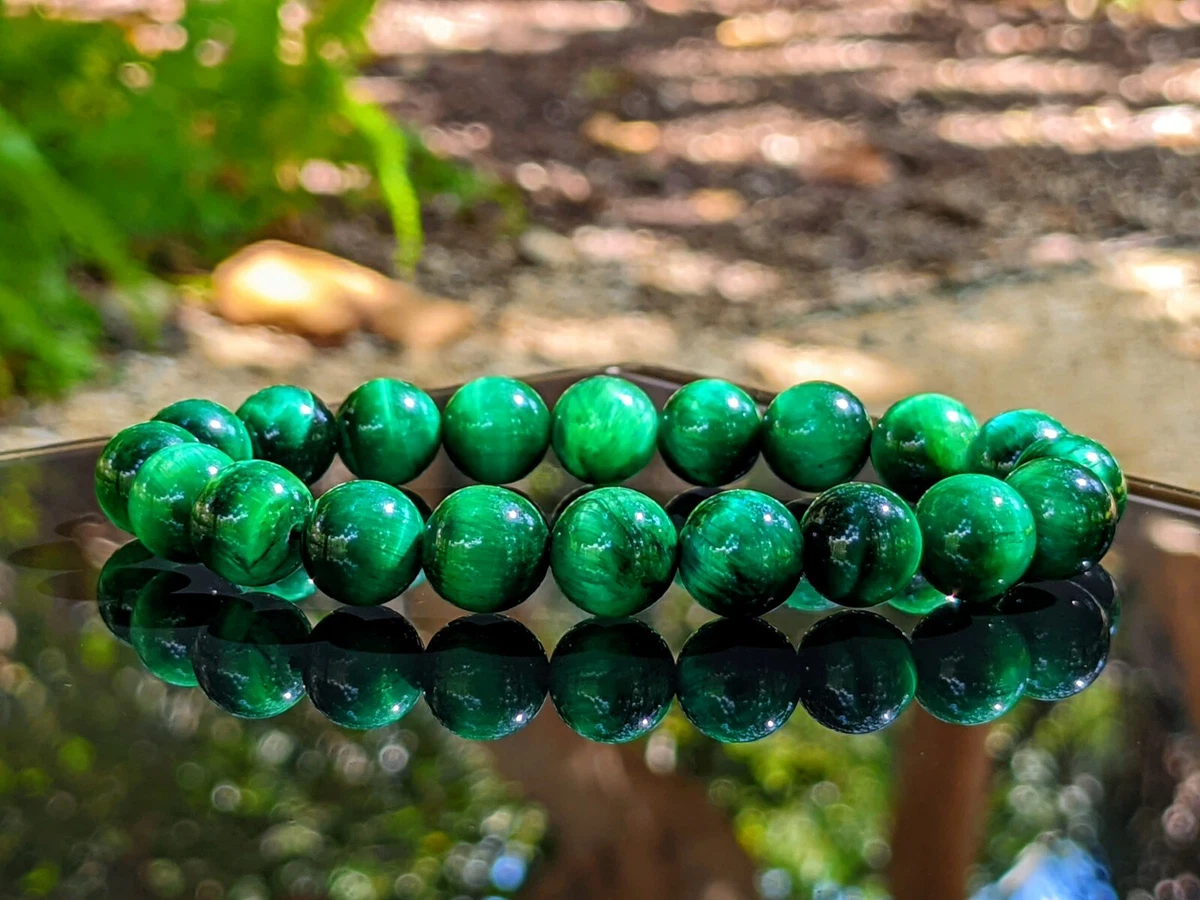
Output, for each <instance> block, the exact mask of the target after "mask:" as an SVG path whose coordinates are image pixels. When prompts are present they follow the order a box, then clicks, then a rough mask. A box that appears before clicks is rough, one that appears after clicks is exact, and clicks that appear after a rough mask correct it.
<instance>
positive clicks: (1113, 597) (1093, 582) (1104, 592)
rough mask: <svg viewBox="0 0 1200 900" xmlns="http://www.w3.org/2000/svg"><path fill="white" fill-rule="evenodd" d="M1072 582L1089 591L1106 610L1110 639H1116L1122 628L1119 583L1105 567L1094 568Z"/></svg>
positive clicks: (1072, 579)
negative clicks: (1118, 631)
mask: <svg viewBox="0 0 1200 900" xmlns="http://www.w3.org/2000/svg"><path fill="white" fill-rule="evenodd" d="M1070 581H1071V583H1072V584H1076V585H1078V586H1079V587H1081V588H1083V589H1084V590H1085V591H1087V592H1088V595H1089V596H1090V597H1091V598H1092V599H1093V600H1095V601H1096V603H1097V604H1098V605H1099V607H1100V608H1101V609H1102V610H1104V616H1105V618H1106V619H1108V634H1109V636H1110V637H1116V636H1117V630H1118V629H1119V628H1120V627H1121V592H1120V591H1119V590H1117V583H1116V582H1115V581H1113V577H1112V576H1111V575H1110V574H1108V571H1107V570H1106V569H1105V568H1104V566H1092V567H1091V568H1090V569H1088V570H1087V571H1086V572H1084V573H1082V574H1080V575H1076V576H1075V577H1074V578H1071V579H1070Z"/></svg>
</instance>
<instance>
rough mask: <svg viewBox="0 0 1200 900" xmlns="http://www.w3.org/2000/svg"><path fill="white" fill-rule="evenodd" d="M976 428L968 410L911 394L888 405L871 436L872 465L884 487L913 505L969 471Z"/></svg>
mask: <svg viewBox="0 0 1200 900" xmlns="http://www.w3.org/2000/svg"><path fill="white" fill-rule="evenodd" d="M978 430H979V426H978V425H977V424H976V423H975V417H974V416H973V415H971V411H970V410H969V409H967V408H966V407H965V406H963V405H962V404H961V403H959V402H958V401H957V400H955V399H954V398H953V397H947V396H945V395H944V394H914V395H913V396H911V397H908V398H906V399H904V400H901V401H900V402H898V403H895V404H893V405H892V406H891V407H890V408H889V409H888V411H887V412H885V413H884V414H883V418H882V419H880V420H879V424H878V425H876V426H875V433H874V434H873V435H872V437H871V462H872V463H874V465H875V471H876V472H878V473H879V477H880V478H881V479H882V480H883V483H884V484H886V485H887V486H888V487H890V488H891V489H892V490H894V491H895V492H896V493H897V494H899V495H900V496H901V497H904V498H905V499H906V500H916V499H918V498H919V497H920V496H921V495H922V494H923V493H925V491H927V490H929V488H930V487H932V486H933V485H934V484H935V483H936V482H938V481H940V480H941V479H943V478H947V477H949V476H950V475H957V474H959V473H961V472H967V471H969V470H970V467H971V466H970V449H971V441H972V440H973V439H974V438H975V433H976V432H977V431H978Z"/></svg>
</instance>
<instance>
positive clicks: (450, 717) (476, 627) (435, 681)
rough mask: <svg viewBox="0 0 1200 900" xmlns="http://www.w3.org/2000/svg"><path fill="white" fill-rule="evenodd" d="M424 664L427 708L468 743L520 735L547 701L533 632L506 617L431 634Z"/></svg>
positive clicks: (544, 667) (541, 654)
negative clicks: (517, 733)
mask: <svg viewBox="0 0 1200 900" xmlns="http://www.w3.org/2000/svg"><path fill="white" fill-rule="evenodd" d="M435 514H436V513H435ZM425 660H426V662H425V677H426V683H425V699H426V700H427V701H428V703H429V709H430V710H431V711H432V712H433V714H434V716H435V717H436V718H437V720H438V721H439V722H441V723H442V724H443V725H445V726H446V728H448V729H449V730H450V731H452V732H453V733H454V734H457V735H458V736H459V737H464V738H467V739H468V740H472V741H494V740H497V739H498V738H502V737H505V736H506V735H509V734H512V733H513V732H515V731H520V730H521V729H522V728H524V727H525V726H526V725H528V724H529V723H530V722H532V721H533V717H534V716H536V715H537V714H538V710H540V709H541V708H542V704H543V703H544V702H545V700H546V690H547V687H548V685H549V680H550V665H549V663H547V662H546V651H545V650H544V649H543V648H542V645H541V642H540V641H538V639H537V638H536V637H534V635H533V632H531V631H530V630H529V629H528V628H526V627H525V626H524V625H522V624H521V623H520V622H517V621H514V620H513V619H509V618H507V617H506V616H465V617H463V618H461V619H455V620H454V621H453V622H451V623H450V624H449V625H446V626H445V627H444V628H442V630H441V631H439V632H438V633H437V634H435V635H434V636H433V640H431V641H430V642H429V647H428V648H427V649H426V651H425Z"/></svg>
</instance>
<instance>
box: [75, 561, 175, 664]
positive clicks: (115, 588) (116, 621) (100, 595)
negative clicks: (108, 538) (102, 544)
mask: <svg viewBox="0 0 1200 900" xmlns="http://www.w3.org/2000/svg"><path fill="white" fill-rule="evenodd" d="M178 569H179V566H178V565H176V564H175V563H172V562H169V561H167V560H165V559H163V558H162V557H159V556H155V555H154V554H153V553H151V552H150V550H149V549H148V548H147V547H146V545H145V544H143V543H142V542H141V541H130V542H129V543H128V544H125V545H123V546H121V547H118V548H117V550H116V552H114V553H113V555H112V556H110V557H109V558H108V559H107V560H106V561H105V563H104V565H103V566H102V567H101V569H100V574H99V576H98V577H97V579H96V607H97V610H98V611H99V613H100V618H101V619H102V620H103V621H104V624H105V625H106V626H107V627H108V630H109V631H111V632H112V634H113V636H114V637H115V638H116V639H117V640H119V641H121V642H122V643H125V644H129V643H131V640H130V636H129V627H130V624H129V623H130V621H131V620H132V618H133V607H134V604H136V603H137V599H138V596H139V595H140V594H141V592H142V589H143V588H144V587H145V586H146V585H147V584H149V583H150V582H151V581H153V580H154V579H155V578H157V577H158V576H159V575H161V574H163V573H164V572H175V571H177V570H178ZM180 577H183V578H186V576H182V575H181V576H180Z"/></svg>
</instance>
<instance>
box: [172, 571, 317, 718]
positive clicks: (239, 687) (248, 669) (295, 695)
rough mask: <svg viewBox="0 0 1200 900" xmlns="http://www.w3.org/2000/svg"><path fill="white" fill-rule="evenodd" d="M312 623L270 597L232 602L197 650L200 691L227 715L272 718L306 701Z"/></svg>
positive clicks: (194, 655)
mask: <svg viewBox="0 0 1200 900" xmlns="http://www.w3.org/2000/svg"><path fill="white" fill-rule="evenodd" d="M308 635H309V625H308V619H307V618H305V616H304V614H303V613H302V612H300V610H298V609H296V607H294V606H291V605H290V604H287V603H284V602H283V601H281V600H277V599H275V598H273V597H268V596H267V595H265V594H254V595H252V596H240V597H236V596H235V597H228V598H226V602H225V603H224V605H223V606H222V607H221V610H220V611H219V612H218V613H217V615H216V616H215V617H214V618H213V619H212V621H211V622H209V624H208V625H207V626H206V627H205V628H203V629H201V631H200V633H199V634H198V635H197V636H196V643H195V644H194V645H193V647H192V665H193V666H194V667H195V672H196V681H197V682H198V683H199V685H200V689H201V690H202V691H204V693H205V695H206V696H207V697H208V699H210V700H211V701H212V702H213V703H215V704H216V705H217V706H219V707H220V708H221V709H223V710H225V712H227V713H230V714H232V715H235V716H239V717H241V718H244V719H267V718H270V717H271V716H277V715H279V714H280V713H283V712H286V711H287V710H289V709H291V708H292V707H293V706H295V705H296V704H297V703H299V702H300V700H301V699H303V697H304V665H303V661H304V657H305V655H306V650H307V643H308Z"/></svg>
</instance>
